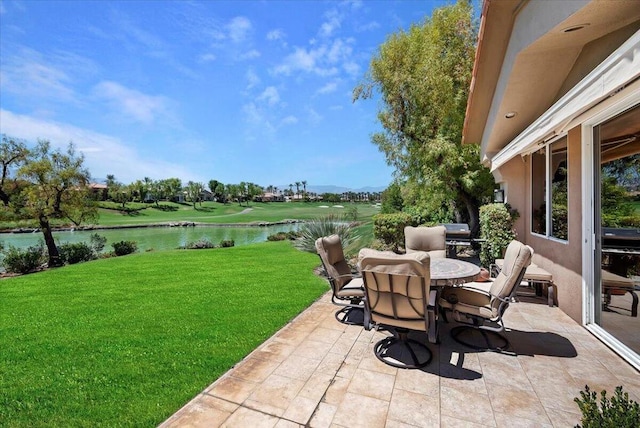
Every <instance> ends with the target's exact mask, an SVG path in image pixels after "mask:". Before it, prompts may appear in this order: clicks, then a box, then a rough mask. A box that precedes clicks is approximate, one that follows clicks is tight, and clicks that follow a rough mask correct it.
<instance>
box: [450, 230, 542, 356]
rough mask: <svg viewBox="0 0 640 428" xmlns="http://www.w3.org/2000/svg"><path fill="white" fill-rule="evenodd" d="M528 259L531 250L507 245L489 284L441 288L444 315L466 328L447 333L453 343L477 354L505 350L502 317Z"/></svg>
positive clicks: (515, 242)
mask: <svg viewBox="0 0 640 428" xmlns="http://www.w3.org/2000/svg"><path fill="white" fill-rule="evenodd" d="M532 255H533V250H532V249H531V247H529V246H527V245H524V244H522V243H520V242H518V241H515V240H514V241H511V243H510V244H509V246H508V247H507V251H506V253H505V258H504V264H503V266H502V269H501V270H500V272H499V273H498V275H497V277H496V278H495V279H494V280H493V281H492V282H484V283H467V284H465V285H464V286H462V287H445V288H444V290H443V291H442V296H441V298H440V302H439V303H440V307H441V308H442V309H443V310H444V311H445V313H446V312H452V313H453V316H454V319H455V320H456V321H458V322H461V323H464V324H466V325H462V326H458V327H455V328H453V329H452V330H451V337H453V339H454V340H455V341H456V342H458V343H461V344H463V345H466V346H469V347H471V348H474V349H481V350H494V351H504V350H505V349H507V348H508V347H509V340H508V339H507V338H506V337H505V336H503V335H502V334H500V333H502V332H504V331H505V328H504V321H503V319H502V317H503V315H504V312H505V311H506V309H507V308H508V307H509V303H510V302H511V300H512V298H513V297H514V295H515V292H516V290H517V288H518V284H520V282H521V281H522V277H523V276H524V273H525V270H526V269H527V266H529V264H530V263H531V257H532ZM445 318H446V317H445ZM478 334H479V335H480V337H481V339H482V340H483V344H482V345H479V344H478V342H477V335H478ZM474 336H476V337H474ZM492 339H493V340H492Z"/></svg>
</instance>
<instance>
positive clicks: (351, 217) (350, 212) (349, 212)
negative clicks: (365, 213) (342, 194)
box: [346, 204, 358, 221]
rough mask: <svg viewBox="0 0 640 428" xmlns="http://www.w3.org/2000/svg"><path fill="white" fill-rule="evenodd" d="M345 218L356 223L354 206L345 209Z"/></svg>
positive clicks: (355, 207) (356, 210)
mask: <svg viewBox="0 0 640 428" xmlns="http://www.w3.org/2000/svg"><path fill="white" fill-rule="evenodd" d="M346 217H347V218H348V219H349V220H351V221H358V207H357V206H356V205H355V204H354V205H351V206H350V207H349V208H347V212H346Z"/></svg>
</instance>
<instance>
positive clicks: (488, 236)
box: [480, 204, 517, 268]
mask: <svg viewBox="0 0 640 428" xmlns="http://www.w3.org/2000/svg"><path fill="white" fill-rule="evenodd" d="M515 215H517V214H515ZM513 222H514V214H512V213H510V212H509V210H508V209H507V207H506V206H505V204H488V205H483V206H481V207H480V238H482V239H484V241H483V242H482V246H481V248H480V264H481V265H482V266H484V267H486V268H489V266H490V265H491V264H493V263H494V262H495V261H496V259H498V258H501V257H502V255H503V254H504V251H505V249H506V248H507V246H508V245H509V242H511V241H512V240H513V239H515V237H516V234H515V232H514V230H513Z"/></svg>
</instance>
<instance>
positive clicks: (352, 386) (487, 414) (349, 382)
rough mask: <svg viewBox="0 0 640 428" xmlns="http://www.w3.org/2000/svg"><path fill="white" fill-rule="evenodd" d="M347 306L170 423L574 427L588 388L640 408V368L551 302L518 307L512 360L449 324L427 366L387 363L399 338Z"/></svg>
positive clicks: (240, 369)
mask: <svg viewBox="0 0 640 428" xmlns="http://www.w3.org/2000/svg"><path fill="white" fill-rule="evenodd" d="M336 309H337V308H336V306H334V305H332V304H331V302H330V294H326V295H325V296H323V298H321V299H320V300H319V301H317V302H316V303H315V304H313V305H312V306H311V307H310V308H308V309H307V310H306V311H304V312H303V313H302V314H300V315H299V316H298V317H297V318H295V319H294V320H293V321H292V322H291V323H289V324H288V325H287V326H285V327H284V328H283V329H282V330H280V331H279V332H278V333H276V334H275V335H274V336H273V337H272V338H271V339H269V340H268V341H267V342H265V343H264V344H263V345H262V346H260V347H259V348H258V349H256V350H255V351H254V352H253V353H251V354H250V355H249V356H247V357H246V358H245V359H244V360H243V361H242V362H240V363H239V364H237V365H236V366H235V367H234V368H233V369H232V370H230V371H229V372H227V373H226V374H225V375H223V376H222V377H221V378H220V379H218V380H217V381H216V382H214V383H213V384H212V385H211V386H209V387H208V388H206V389H205V390H204V391H202V393H200V394H199V395H198V396H196V397H195V398H194V399H193V400H192V401H191V402H189V403H187V404H186V405H185V406H184V407H183V408H182V409H180V410H179V411H178V412H177V413H176V414H174V415H173V416H172V417H171V418H169V419H168V420H167V421H165V422H164V423H163V424H162V425H161V427H187V426H188V427H234V428H235V427H251V428H258V427H300V426H308V427H350V428H352V427H353V428H356V427H366V428H374V427H388V428H395V427H438V426H440V427H485V426H486V427H551V426H554V427H573V426H574V425H575V424H576V423H578V422H579V419H580V412H579V409H578V406H577V405H576V403H575V402H574V401H573V398H574V397H576V396H578V395H579V392H580V391H581V390H582V389H583V387H584V385H585V384H588V385H589V386H590V387H591V388H592V389H594V390H596V391H600V390H602V389H606V390H607V391H608V392H613V390H614V388H615V387H616V386H617V385H622V386H623V387H624V390H625V391H627V392H629V395H630V396H631V398H632V399H634V400H636V401H640V374H639V373H638V371H636V370H635V369H634V368H633V367H631V366H630V365H628V364H627V363H626V362H624V361H623V360H622V359H620V358H619V357H618V356H616V355H615V354H614V353H613V352H612V351H611V350H609V349H608V348H607V347H606V346H605V345H603V344H602V343H601V342H599V341H598V340H597V339H595V338H594V337H593V336H592V335H591V334H590V333H589V332H588V331H587V330H585V329H584V328H582V327H581V326H580V325H578V324H576V323H575V322H574V321H573V320H572V319H570V318H569V317H568V316H567V315H566V314H564V313H563V312H562V311H561V310H559V309H558V308H555V307H554V308H550V307H548V306H547V305H546V304H544V302H540V303H539V304H538V303H524V302H519V303H513V304H511V305H510V307H509V308H508V309H507V312H506V314H505V319H506V322H505V324H506V326H507V327H508V328H509V329H510V330H511V331H509V332H508V333H507V336H508V337H509V339H510V341H511V344H512V347H513V351H514V352H511V353H503V354H498V353H493V352H476V351H472V350H470V349H469V348H466V347H464V346H462V345H459V344H457V343H456V342H454V341H453V340H452V339H451V337H450V336H449V329H450V328H451V326H452V325H455V323H454V322H452V323H450V324H444V323H443V324H442V326H441V331H440V339H441V343H440V344H439V345H434V344H429V347H430V349H431V350H432V352H433V360H432V361H431V363H430V364H429V365H428V366H427V367H425V368H424V369H422V370H404V369H396V368H393V367H391V366H388V365H386V364H383V363H381V362H380V361H378V359H376V357H375V356H374V354H373V351H372V348H373V344H374V343H375V342H377V341H378V340H379V339H380V338H382V337H384V336H386V335H388V334H389V333H388V332H384V331H378V332H376V331H365V330H364V329H363V328H362V327H357V326H345V325H342V324H340V323H338V322H337V321H336V320H335V318H334V316H333V314H334V312H335V311H336ZM417 336H418V335H417ZM417 336H416V337H417ZM419 338H420V339H421V340H426V337H424V335H422V337H419Z"/></svg>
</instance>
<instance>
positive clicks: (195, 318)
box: [0, 242, 328, 427]
mask: <svg viewBox="0 0 640 428" xmlns="http://www.w3.org/2000/svg"><path fill="white" fill-rule="evenodd" d="M318 264H319V259H318V257H317V256H316V255H313V254H309V253H302V252H300V251H298V250H296V249H294V248H293V247H292V246H291V244H290V243H289V242H269V243H261V244H254V245H248V246H242V247H233V248H224V249H215V250H191V251H166V252H156V253H145V254H134V255H130V256H125V257H120V258H111V259H103V260H98V261H94V262H89V263H84V264H79V265H73V266H68V267H64V268H59V269H56V270H51V271H47V272H42V273H37V274H32V275H26V276H23V277H16V278H11V279H5V280H1V281H0V303H1V310H0V349H1V352H0V426H29V427H31V426H97V425H102V426H155V425H157V424H158V423H160V422H161V421H163V420H164V419H165V418H167V417H169V416H170V415H171V414H172V413H173V412H175V411H176V410H178V409H179V408H180V407H181V406H182V405H183V404H184V403H186V402H187V401H188V400H190V399H191V398H192V397H194V396H195V395H196V394H198V393H199V392H200V391H202V390H203V389H204V388H205V387H206V386H207V385H209V384H210V383H211V382H213V381H214V380H215V379H216V378H217V377H219V376H220V375H221V374H223V373H224V372H225V371H226V370H228V369H229V368H230V367H232V366H233V365H234V364H235V363H236V362H238V361H239V360H240V359H241V358H243V357H244V356H245V355H247V354H248V353H249V352H251V351H252V350H253V349H254V348H255V347H256V346H257V345H258V344H260V343H261V342H263V341H264V340H265V339H267V338H268V337H270V336H271V335H272V334H273V333H274V332H275V331H277V330H278V329H279V328H281V327H282V326H283V325H284V324H286V322H287V321H289V320H290V319H292V318H293V317H294V316H296V315H297V314H298V313H299V312H301V311H302V310H303V309H304V308H306V307H307V306H308V305H309V304H311V302H313V301H314V300H315V299H317V298H318V297H319V296H320V295H321V294H322V293H323V292H325V291H326V290H328V286H327V283H326V281H324V280H323V279H322V278H319V277H317V276H315V275H314V274H313V268H314V267H316V266H318Z"/></svg>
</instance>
